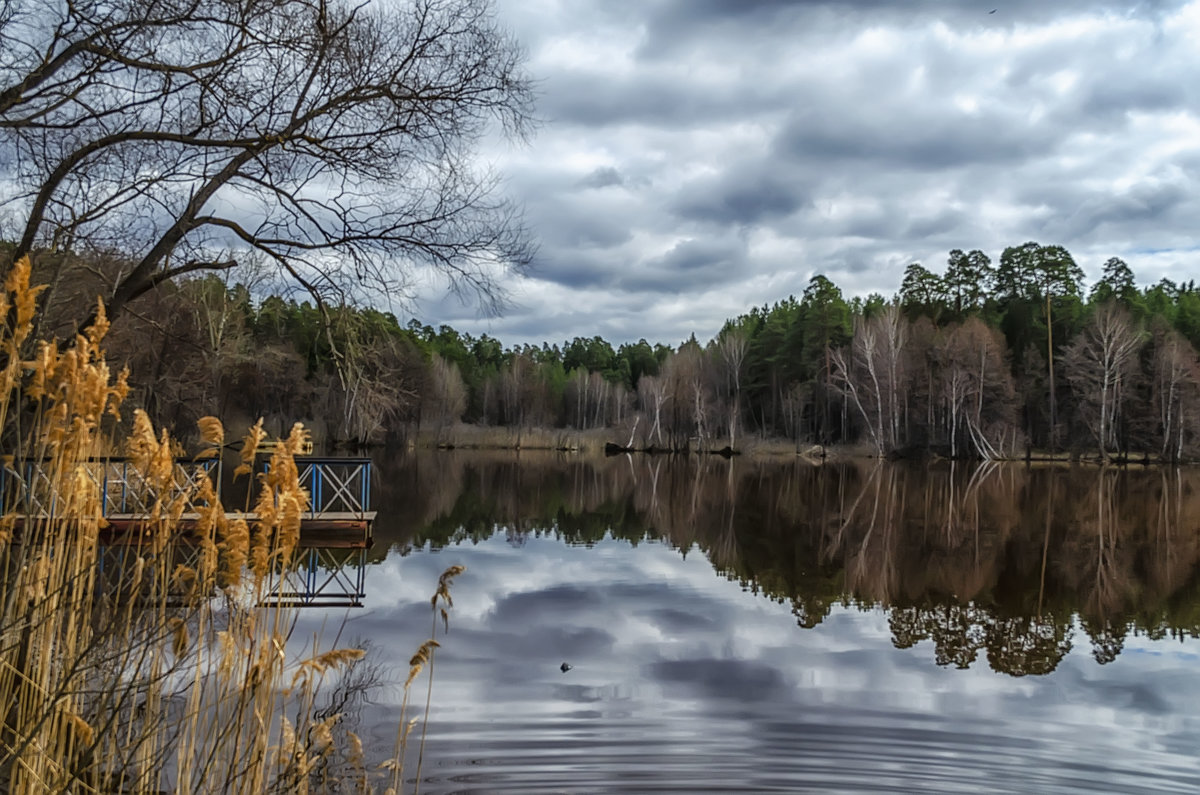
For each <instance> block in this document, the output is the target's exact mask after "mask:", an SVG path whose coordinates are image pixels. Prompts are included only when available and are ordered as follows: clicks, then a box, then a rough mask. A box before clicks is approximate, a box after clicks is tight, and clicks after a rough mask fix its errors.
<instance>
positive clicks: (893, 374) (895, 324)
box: [832, 304, 909, 454]
mask: <svg viewBox="0 0 1200 795" xmlns="http://www.w3.org/2000/svg"><path fill="white" fill-rule="evenodd" d="M908 326H909V324H908V321H907V320H906V319H905V318H904V316H903V314H902V313H901V312H900V308H899V307H898V306H897V305H896V304H892V305H890V306H888V307H887V309H885V310H884V311H883V312H882V313H881V314H879V315H876V316H875V317H872V318H870V319H868V320H864V319H862V318H859V319H857V322H856V324H855V328H854V338H853V340H852V341H851V343H850V360H849V361H847V360H846V357H845V355H844V353H843V352H841V351H835V352H834V354H835V355H834V356H833V357H832V362H833V380H834V382H835V383H839V384H840V385H841V387H842V389H843V391H844V392H845V394H846V395H847V396H848V397H849V398H850V400H851V402H852V403H853V404H854V406H855V407H856V408H857V409H858V411H859V414H860V415H861V416H862V418H863V421H864V422H865V423H866V425H867V428H868V430H869V431H870V434H871V440H872V443H873V444H874V446H875V449H876V451H877V452H879V453H880V454H882V453H885V452H887V451H888V450H893V449H896V448H897V447H898V446H899V444H900V427H901V424H902V417H901V409H902V402H903V401H902V398H901V396H902V394H904V392H905V391H906V388H905V382H906V380H907V374H906V373H905V372H904V359H905V356H904V349H905V345H906V344H907V341H908Z"/></svg>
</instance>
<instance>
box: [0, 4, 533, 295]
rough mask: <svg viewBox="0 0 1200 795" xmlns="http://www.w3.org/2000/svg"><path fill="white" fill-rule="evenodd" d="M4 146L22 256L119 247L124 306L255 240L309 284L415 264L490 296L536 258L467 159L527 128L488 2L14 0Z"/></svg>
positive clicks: (115, 281) (5, 32)
mask: <svg viewBox="0 0 1200 795" xmlns="http://www.w3.org/2000/svg"><path fill="white" fill-rule="evenodd" d="M0 53H2V54H0V136H2V138H0V154H3V155H5V156H4V157H3V158H2V159H0V163H4V164H5V165H4V166H3V168H4V171H5V173H3V175H2V176H3V177H5V178H7V179H8V180H9V182H10V184H17V185H23V186H28V190H27V191H25V192H24V193H21V194H20V195H17V196H14V197H11V198H10V199H9V205H10V208H9V209H10V213H9V214H10V215H11V216H13V217H16V218H17V219H18V221H17V225H16V228H15V229H13V230H12V232H13V237H14V238H15V239H16V241H17V245H16V246H15V250H14V251H13V252H12V253H11V255H10V256H9V257H6V258H5V260H4V261H2V262H0V268H2V269H3V270H5V271H6V270H7V269H8V267H9V266H10V264H11V262H13V261H15V260H16V259H17V258H19V257H20V256H22V255H23V254H25V253H28V252H35V251H38V250H45V249H49V250H50V251H51V253H53V252H54V251H60V252H61V251H80V252H84V251H89V250H91V251H105V252H112V253H115V254H117V255H119V256H117V257H115V258H114V260H113V266H112V267H111V268H109V269H107V270H105V271H104V272H102V273H98V274H97V277H98V279H99V280H100V281H101V284H100V285H99V287H100V288H102V292H103V295H104V297H105V301H106V304H107V310H108V313H109V315H110V316H112V315H114V314H116V313H118V312H119V311H120V310H122V309H123V308H124V307H125V306H126V304H127V303H128V302H129V301H130V300H132V299H133V298H135V297H137V296H139V295H141V294H143V293H145V292H147V291H148V290H151V289H153V288H155V287H156V286H157V285H159V284H161V283H163V282H164V281H167V280H170V279H173V278H175V277H178V276H181V275H183V274H187V273H193V272H196V271H201V270H213V269H215V270H220V269H225V268H229V267H232V266H233V264H234V263H235V261H236V260H237V259H238V258H239V257H241V256H242V255H243V253H245V252H249V251H258V252H261V253H262V254H264V255H265V256H266V257H267V258H268V260H269V261H271V262H273V263H274V264H275V265H276V266H277V267H278V268H279V269H280V271H281V272H282V273H283V274H285V275H286V276H287V277H288V278H290V279H291V280H293V281H294V282H296V283H299V284H300V285H302V286H303V287H304V288H306V289H307V290H309V291H310V292H312V293H313V295H314V296H326V297H328V296H331V295H333V296H337V297H339V298H341V297H344V296H345V295H346V294H347V293H350V292H352V291H355V290H357V289H359V286H360V285H362V286H365V287H366V288H368V289H369V288H375V289H377V290H382V291H386V292H388V293H389V294H392V295H395V294H397V292H398V291H402V290H403V288H404V286H405V283H406V277H408V276H409V275H411V273H412V272H413V269H414V268H416V267H418V266H429V267H432V268H433V269H434V270H436V271H438V272H440V273H441V274H443V275H444V276H446V277H448V278H449V280H450V282H451V284H452V285H453V286H454V287H456V288H458V289H464V290H467V291H474V292H476V293H477V294H478V295H479V296H480V297H481V298H482V299H484V300H485V301H489V302H492V301H498V300H500V299H501V298H502V295H501V293H500V290H499V287H498V282H497V277H498V276H499V275H500V274H502V273H503V272H504V270H505V269H506V268H512V267H515V268H520V267H522V266H524V265H525V264H527V263H528V261H529V259H530V257H531V250H530V247H529V244H528V241H527V237H526V234H525V232H524V230H523V228H522V224H521V223H520V218H519V216H518V214H517V213H516V212H515V211H514V208H513V207H512V205H511V204H510V203H508V202H506V201H504V200H503V199H502V198H500V197H498V195H497V193H496V190H495V188H496V180H495V178H494V177H493V176H492V175H490V174H487V173H480V172H479V171H477V170H476V169H475V168H473V167H472V165H471V158H472V154H473V150H474V148H475V145H476V143H477V142H478V141H479V140H481V137H482V136H483V135H485V134H486V133H487V131H488V129H489V128H490V126H491V125H492V124H493V123H494V122H499V123H500V124H502V125H503V126H504V129H505V130H506V131H507V132H508V133H509V134H513V135H517V136H521V135H524V134H525V133H526V132H527V131H528V129H529V127H530V123H531V97H532V93H531V89H530V83H529V80H528V79H527V77H526V76H525V74H524V73H523V69H522V57H523V56H522V52H521V50H520V48H519V47H518V46H517V45H516V44H515V43H514V41H513V40H512V39H511V38H510V37H509V36H508V35H507V34H506V33H504V32H503V31H502V30H501V29H500V28H499V27H498V26H497V24H496V21H495V18H494V14H493V10H492V7H491V4H490V2H488V0H405V1H404V2H397V3H386V4H385V3H376V4H372V3H370V2H369V1H368V2H364V3H354V2H350V1H349V0H111V1H110V0H81V1H76V0H33V1H32V2H29V3H19V2H13V0H0Z"/></svg>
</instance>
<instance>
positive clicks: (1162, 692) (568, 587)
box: [297, 534, 1200, 792]
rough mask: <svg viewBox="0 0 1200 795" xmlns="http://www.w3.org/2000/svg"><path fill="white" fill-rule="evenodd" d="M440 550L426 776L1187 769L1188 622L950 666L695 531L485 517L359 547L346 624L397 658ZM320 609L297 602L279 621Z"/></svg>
mask: <svg viewBox="0 0 1200 795" xmlns="http://www.w3.org/2000/svg"><path fill="white" fill-rule="evenodd" d="M454 563H461V564H463V565H465V566H466V567H467V570H466V572H465V573H464V574H463V575H462V576H460V577H459V578H458V579H457V580H456V581H455V583H454V586H453V589H452V592H453V596H454V605H455V606H454V608H453V610H452V614H451V619H450V633H449V635H448V636H447V637H445V638H444V639H443V644H444V645H443V647H442V649H440V650H439V651H438V653H437V660H436V666H435V680H434V695H433V714H432V717H431V720H432V723H431V728H430V730H431V735H430V745H429V747H428V749H427V752H428V753H429V754H431V755H432V756H433V757H435V758H436V760H437V762H436V765H435V766H434V767H433V770H435V773H434V774H433V775H434V778H435V780H436V781H438V782H441V783H440V784H436V785H434V786H431V787H430V791H438V789H439V787H441V788H443V789H451V790H457V789H461V788H462V787H460V786H458V785H457V784H455V782H453V781H450V780H449V778H450V777H452V776H454V775H455V772H454V771H460V770H461V771H465V770H467V769H468V768H470V769H477V770H478V771H479V776H480V778H479V782H478V783H477V786H479V788H480V789H481V790H485V791H496V790H504V789H507V790H508V791H514V792H515V791H537V786H535V785H533V784H530V780H535V781H544V782H547V783H544V784H542V785H540V786H546V787H549V786H550V783H549V782H554V781H556V779H555V778H554V776H553V775H551V772H552V771H553V770H559V769H561V768H562V766H566V768H569V769H571V770H573V771H575V775H576V776H581V777H577V778H576V779H574V784H573V785H571V786H568V785H564V784H562V783H561V782H560V784H559V789H564V788H565V789H567V790H571V789H579V788H582V789H586V790H593V789H594V790H603V789H604V787H602V786H595V787H592V786H589V783H590V782H593V781H597V782H598V781H602V780H605V779H604V777H605V776H610V775H613V774H612V770H615V769H618V768H619V767H620V766H622V765H623V766H625V768H627V769H628V770H630V771H635V770H636V771H642V774H643V775H646V776H648V777H650V778H654V776H656V775H657V776H664V775H666V773H665V772H664V771H665V770H667V769H668V768H670V764H675V765H682V767H681V768H680V769H679V771H675V772H673V773H672V775H673V776H675V778H674V779H673V780H675V781H677V785H678V786H679V787H680V788H682V789H685V790H686V789H689V788H692V787H694V786H698V785H699V784H702V783H705V782H709V781H723V780H724V779H721V778H720V776H719V775H718V774H717V773H715V772H714V771H716V770H717V769H718V768H719V769H720V770H722V771H724V775H732V776H733V779H736V780H739V781H741V786H742V788H744V789H747V790H754V789H769V788H771V787H772V786H778V787H780V788H783V789H789V788H792V789H794V788H795V787H794V786H789V785H795V784H796V782H805V786H815V787H835V788H836V787H838V786H844V787H849V788H852V789H854V788H860V787H864V786H878V785H880V783H881V782H892V785H894V786H895V787H896V788H899V789H910V788H919V789H931V788H937V787H945V788H947V789H951V790H954V789H959V790H961V789H963V788H969V787H972V786H985V787H988V788H989V789H991V788H993V787H996V788H1002V787H1003V786H1005V785H1008V786H1011V788H1012V790H1013V791H1022V790H1024V791H1032V790H1036V791H1052V790H1054V789H1055V788H1067V789H1069V788H1075V787H1082V788H1092V787H1095V786H1098V785H1100V784H1104V785H1105V786H1113V787H1116V788H1118V789H1122V788H1130V787H1134V786H1136V787H1138V788H1145V789H1152V788H1153V785H1154V783H1155V781H1154V778H1153V776H1154V775H1157V774H1159V773H1169V774H1170V775H1172V776H1174V777H1175V779H1176V783H1178V781H1186V782H1188V783H1189V784H1190V785H1193V786H1194V785H1197V784H1200V770H1198V769H1197V767H1196V764H1195V757H1194V754H1195V749H1196V748H1197V747H1198V744H1200V719H1197V718H1196V717H1194V716H1193V715H1191V714H1190V712H1186V711H1185V709H1190V708H1191V707H1190V706H1187V705H1195V704H1197V703H1200V679H1198V678H1197V677H1196V676H1195V660H1196V655H1197V653H1198V652H1200V643H1198V642H1197V641H1196V640H1188V641H1185V642H1183V643H1179V642H1174V641H1172V642H1169V643H1161V642H1153V641H1150V640H1148V639H1146V638H1144V637H1130V638H1129V639H1128V642H1127V646H1126V650H1125V652H1124V653H1123V654H1122V655H1121V656H1120V657H1119V658H1118V659H1117V660H1116V661H1115V662H1113V663H1111V664H1108V665H1104V666H1100V665H1097V664H1096V663H1095V662H1094V660H1092V658H1091V655H1090V651H1089V649H1088V648H1087V647H1086V644H1079V645H1077V646H1076V647H1075V648H1073V649H1072V650H1071V652H1069V653H1068V654H1067V655H1066V657H1065V658H1064V659H1063V661H1062V662H1061V664H1060V665H1059V666H1058V668H1057V669H1056V670H1055V671H1054V673H1052V674H1050V675H1048V676H1027V677H1022V678H1019V679H1015V678H1013V677H1010V676H1007V675H1004V674H998V673H995V672H993V671H991V670H990V669H989V668H988V666H987V665H986V664H985V663H984V662H983V660H978V661H977V662H976V664H974V665H972V666H971V667H970V668H969V669H967V670H956V669H954V668H953V667H939V666H937V665H934V664H933V663H932V661H931V657H932V655H931V653H930V648H931V646H932V641H929V640H923V641H920V642H918V643H917V644H916V646H915V647H914V648H910V649H897V648H895V647H894V646H893V645H892V642H891V634H890V632H889V628H888V621H887V616H886V615H885V614H884V613H882V612H880V611H878V610H868V611H864V610H861V609H859V608H857V607H843V606H840V605H835V606H834V607H833V609H832V612H831V614H830V616H829V619H828V620H827V621H825V622H824V623H822V624H821V625H819V626H818V627H816V628H815V629H811V630H808V629H802V628H800V627H798V626H797V625H796V622H795V617H794V616H793V615H792V613H791V611H790V607H789V606H788V605H786V604H781V603H777V602H773V601H771V600H768V599H765V598H763V597H761V596H758V595H756V594H753V593H750V592H747V591H746V590H744V589H743V588H742V587H741V586H740V585H739V584H738V583H736V582H733V581H730V580H727V579H725V578H724V577H722V576H720V575H718V574H716V573H715V572H714V570H713V567H712V565H711V564H710V563H709V562H708V561H707V560H706V559H705V558H704V556H703V555H702V554H699V553H698V551H697V550H694V549H693V550H691V552H690V553H689V554H688V555H687V557H686V558H684V557H683V556H681V555H680V553H679V552H678V551H676V550H674V549H672V548H670V547H667V546H664V545H663V544H660V543H655V542H643V543H641V544H639V545H638V546H637V547H633V546H631V545H629V544H627V543H624V542H617V541H612V540H605V541H602V542H600V543H598V544H596V545H595V546H594V547H592V548H584V547H573V546H568V545H566V544H564V543H562V542H560V541H559V540H557V539H555V538H553V537H530V538H529V539H528V541H527V543H526V544H525V545H524V546H523V547H520V548H513V547H511V546H509V545H508V544H506V543H505V541H504V537H503V534H498V535H497V536H496V537H494V538H493V539H491V540H489V541H484V542H481V543H479V544H473V545H472V544H464V545H461V546H456V547H449V548H446V549H444V550H442V551H440V552H430V551H426V550H418V551H416V552H413V553H412V554H409V555H407V556H405V557H403V558H400V557H393V558H389V559H388V560H387V561H385V562H384V563H383V564H381V565H379V566H376V567H372V568H371V569H370V570H369V572H368V580H367V588H366V590H367V594H368V595H367V604H368V609H367V610H366V611H364V612H361V613H351V614H350V617H351V621H350V624H351V629H349V630H348V631H346V632H345V636H346V637H352V636H354V635H365V636H368V637H370V638H372V640H373V642H374V644H375V645H376V646H377V647H379V648H380V650H381V652H382V654H383V656H384V658H385V659H389V660H395V661H396V665H397V666H399V667H401V668H402V667H403V666H404V665H405V663H406V661H407V659H408V656H409V655H410V654H411V653H412V651H413V650H414V649H415V648H416V646H417V645H418V644H419V643H420V642H421V640H423V639H424V638H425V637H427V636H428V633H429V631H430V627H431V619H432V616H431V614H430V610H429V601H428V600H429V596H430V595H431V593H432V591H433V589H434V586H435V583H436V580H437V576H438V575H439V574H440V573H441V571H442V570H444V569H445V568H446V567H447V566H449V565H451V564H454ZM338 616H340V613H338V614H334V612H333V611H330V612H329V613H327V614H324V615H322V613H321V612H320V611H314V612H305V613H303V615H302V617H301V624H302V626H301V629H300V631H299V632H298V633H297V636H298V637H304V633H305V629H306V628H307V631H308V632H309V634H310V635H311V632H312V631H314V628H317V627H319V625H320V623H321V621H322V620H323V619H328V622H327V623H329V625H330V626H332V625H333V624H334V623H335V622H336V618H337V617H338ZM440 631H441V629H440V627H439V632H440ZM1076 632H1078V629H1077V630H1076ZM564 660H566V661H568V662H570V663H571V664H572V665H573V666H575V667H574V669H573V670H571V671H569V672H567V673H565V674H564V673H563V672H561V671H560V670H559V664H560V663H561V662H562V661H564ZM394 678H396V679H403V671H401V672H400V673H399V674H397V675H396V676H395V677H394ZM421 681H422V682H423V681H424V680H421ZM421 689H422V691H423V685H422V686H421ZM422 696H423V693H422ZM399 700H400V693H398V692H389V693H384V694H381V695H380V697H379V698H378V703H377V704H376V705H375V706H373V707H372V708H371V709H370V710H369V711H368V713H367V714H368V717H367V718H366V720H367V721H368V722H369V723H370V724H371V725H370V726H369V727H364V732H363V734H364V735H365V736H366V737H370V738H372V740H371V742H372V743H373V747H374V748H375V749H377V750H380V749H386V748H387V747H389V745H390V743H391V742H392V741H393V740H394V733H393V732H394V727H395V725H396V722H397V721H398V714H397V708H398V703H399ZM1131 749H1136V754H1137V756H1136V757H1133V756H1131V753H1133V752H1132V750H1131ZM651 758H653V759H657V760H658V762H657V763H652V762H651V761H650V760H651ZM684 760H690V761H687V762H685V761H684ZM668 762H669V763H670V764H668ZM655 764H657V765H658V767H655ZM606 765H610V766H611V767H606ZM664 765H666V767H664ZM515 771H523V773H522V774H521V775H518V773H517V772H515ZM587 771H590V773H589V772H587ZM656 771H657V772H656ZM770 771H773V772H770ZM510 775H511V776H513V777H512V778H509V777H508V776H510ZM522 775H527V776H528V777H531V778H523V777H522ZM631 775H632V773H631ZM539 776H540V777H541V778H539ZM714 776H716V778H713V777H714ZM839 777H840V778H839ZM443 779H445V780H444V781H443ZM756 782H757V783H758V785H759V786H756V785H755V783H756ZM772 782H773V784H772ZM839 782H841V783H840V784H839ZM939 782H940V783H939ZM768 785H771V786H768ZM892 785H889V786H892ZM631 786H632V785H631ZM632 788H633V789H638V788H639V787H637V786H632ZM422 789H425V787H422ZM612 791H622V789H621V788H620V787H619V786H616V785H613V788H612ZM625 791H628V787H627V788H626V790H625Z"/></svg>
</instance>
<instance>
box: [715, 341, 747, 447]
mask: <svg viewBox="0 0 1200 795" xmlns="http://www.w3.org/2000/svg"><path fill="white" fill-rule="evenodd" d="M716 346H717V354H718V356H719V357H720V360H721V365H722V367H723V368H724V371H725V384H724V390H723V391H724V395H723V397H724V398H725V402H726V405H727V407H728V409H729V412H728V416H729V446H730V448H733V447H736V446H737V431H738V425H739V424H740V422H741V403H742V363H743V362H744V361H745V360H746V351H747V350H749V347H750V340H749V338H748V337H747V336H746V332H745V331H743V330H741V329H737V328H731V329H728V330H727V331H725V333H723V334H722V335H721V337H720V339H718V340H717V342H716Z"/></svg>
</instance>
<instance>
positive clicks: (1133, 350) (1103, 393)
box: [1063, 302, 1142, 458]
mask: <svg viewBox="0 0 1200 795" xmlns="http://www.w3.org/2000/svg"><path fill="white" fill-rule="evenodd" d="M1141 347H1142V334H1141V332H1140V330H1139V329H1138V328H1137V326H1136V325H1134V322H1133V319H1132V318H1130V317H1129V313H1128V312H1127V311H1126V310H1125V309H1123V308H1122V307H1120V306H1118V305H1117V304H1116V303H1113V302H1109V303H1107V304H1102V305H1101V306H1100V307H1099V308H1098V309H1097V310H1096V313H1095V314H1094V315H1093V316H1092V319H1091V320H1090V321H1089V322H1088V324H1087V326H1085V327H1084V329H1083V332H1082V333H1081V334H1079V336H1078V337H1076V338H1075V341H1074V342H1072V343H1071V345H1070V346H1069V347H1068V348H1067V351H1066V354H1065V355H1064V357H1063V369H1064V370H1065V371H1066V374H1067V379H1068V380H1069V381H1070V382H1071V385H1072V386H1073V387H1074V388H1075V391H1076V393H1077V394H1078V396H1079V403H1080V408H1081V411H1082V413H1083V416H1084V419H1085V420H1086V421H1087V422H1088V424H1089V425H1090V426H1091V428H1092V432H1093V433H1094V434H1095V435H1096V440H1097V442H1098V443H1099V445H1100V457H1101V458H1107V457H1108V446H1109V443H1110V442H1113V443H1114V444H1115V442H1116V439H1115V434H1114V433H1113V428H1114V427H1115V426H1116V421H1117V418H1118V415H1119V412H1120V408H1121V403H1122V401H1123V398H1124V393H1125V385H1126V383H1127V382H1128V380H1129V378H1130V377H1131V375H1132V372H1133V368H1134V366H1135V365H1136V363H1137V353H1138V351H1139V350H1141Z"/></svg>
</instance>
